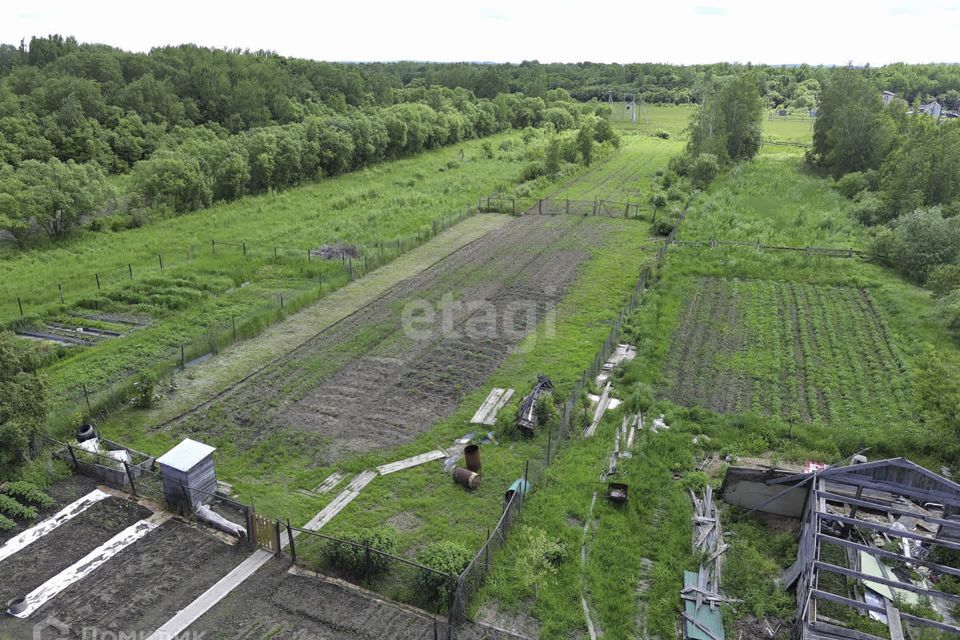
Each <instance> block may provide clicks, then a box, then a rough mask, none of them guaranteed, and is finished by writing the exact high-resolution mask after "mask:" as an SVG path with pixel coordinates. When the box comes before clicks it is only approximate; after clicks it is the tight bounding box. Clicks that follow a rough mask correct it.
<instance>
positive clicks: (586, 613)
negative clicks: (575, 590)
mask: <svg viewBox="0 0 960 640" xmlns="http://www.w3.org/2000/svg"><path fill="white" fill-rule="evenodd" d="M580 606H582V607H583V617H584V618H586V619H587V632H588V633H589V634H590V640H597V632H596V630H595V629H594V628H593V620H592V619H591V618H590V608H589V607H588V606H587V599H586V598H584V597H583V596H582V595H581V596H580Z"/></svg>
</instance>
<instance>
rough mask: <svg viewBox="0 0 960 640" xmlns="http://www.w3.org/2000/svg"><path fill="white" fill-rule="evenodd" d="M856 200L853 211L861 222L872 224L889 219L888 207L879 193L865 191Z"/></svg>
mask: <svg viewBox="0 0 960 640" xmlns="http://www.w3.org/2000/svg"><path fill="white" fill-rule="evenodd" d="M854 200H855V203H854V205H853V207H852V209H851V211H852V213H853V217H854V218H856V219H857V221H858V222H859V223H860V224H864V225H868V226H872V225H876V224H881V223H883V222H886V221H887V218H888V215H887V213H886V207H885V206H884V204H883V200H881V199H880V196H878V195H877V194H875V193H871V192H869V191H863V192H861V193H860V194H859V195H858V196H857V197H856V198H854Z"/></svg>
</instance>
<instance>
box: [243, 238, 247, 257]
mask: <svg viewBox="0 0 960 640" xmlns="http://www.w3.org/2000/svg"><path fill="white" fill-rule="evenodd" d="M242 246H243V255H247V241H246V240H244V241H243V245H242Z"/></svg>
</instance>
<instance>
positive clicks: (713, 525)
mask: <svg viewBox="0 0 960 640" xmlns="http://www.w3.org/2000/svg"><path fill="white" fill-rule="evenodd" d="M690 499H691V500H692V501H693V550H694V552H697V553H699V554H700V556H701V557H702V558H703V560H702V562H701V563H700V566H699V570H698V571H697V573H694V572H692V571H684V576H683V590H682V591H681V592H680V597H681V598H682V599H683V601H684V602H683V605H684V611H683V619H684V623H683V637H684V639H685V640H724V634H723V619H722V617H721V615H720V604H721V603H724V602H731V600H730V599H729V598H726V597H724V596H723V595H721V594H720V578H721V576H722V574H723V554H724V553H725V552H726V550H727V544H726V543H725V542H724V541H723V532H722V530H721V527H720V513H719V511H718V510H717V508H716V505H715V503H714V500H713V488H712V487H711V486H710V485H709V484H708V485H707V486H706V488H705V490H704V493H703V499H702V500H700V499H699V498H697V495H696V494H695V493H694V492H693V491H692V490H691V491H690Z"/></svg>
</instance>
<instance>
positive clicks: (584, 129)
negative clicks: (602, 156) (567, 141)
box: [577, 122, 594, 167]
mask: <svg viewBox="0 0 960 640" xmlns="http://www.w3.org/2000/svg"><path fill="white" fill-rule="evenodd" d="M593 144H594V142H593V129H592V127H591V126H590V123H588V122H584V123H583V124H581V125H580V131H578V132H577V149H578V150H579V151H580V157H581V158H582V160H583V164H585V165H587V166H588V167H589V166H590V163H591V162H592V161H593Z"/></svg>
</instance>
